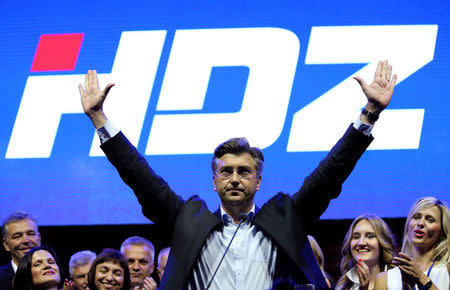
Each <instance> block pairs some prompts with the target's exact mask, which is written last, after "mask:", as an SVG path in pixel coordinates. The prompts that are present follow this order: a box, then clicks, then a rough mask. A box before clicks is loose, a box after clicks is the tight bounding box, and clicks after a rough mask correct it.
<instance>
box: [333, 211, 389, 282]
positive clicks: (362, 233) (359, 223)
mask: <svg viewBox="0 0 450 290" xmlns="http://www.w3.org/2000/svg"><path fill="white" fill-rule="evenodd" d="M394 241H395V240H394V237H393V235H392V232H391V230H390V229H389V227H388V226H387V224H386V223H385V222H384V221H383V220H382V219H381V218H379V217H378V216H376V215H361V216H359V217H357V218H356V219H355V220H354V221H353V222H352V224H351V225H350V228H349V230H348V231H347V234H346V235H345V238H344V241H343V243H342V250H341V253H342V260H341V272H342V276H341V277H340V278H339V281H338V282H337V285H336V288H337V289H359V288H362V289H367V288H369V289H373V287H374V284H375V277H376V275H377V274H378V273H380V272H381V271H383V270H387V268H390V267H391V266H392V264H391V261H392V258H393V257H394V255H395V252H394V251H395V242H394Z"/></svg>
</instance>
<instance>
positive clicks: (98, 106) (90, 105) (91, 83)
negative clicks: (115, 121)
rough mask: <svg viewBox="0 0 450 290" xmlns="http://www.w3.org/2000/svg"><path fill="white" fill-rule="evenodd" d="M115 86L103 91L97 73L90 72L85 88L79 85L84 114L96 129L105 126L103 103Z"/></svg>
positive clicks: (110, 85)
mask: <svg viewBox="0 0 450 290" xmlns="http://www.w3.org/2000/svg"><path fill="white" fill-rule="evenodd" d="M113 86H114V84H112V83H110V84H108V85H107V86H106V87H105V88H104V89H103V90H100V87H99V85H98V78H97V71H95V70H89V71H88V73H87V74H86V76H85V82H84V88H83V85H82V84H79V85H78V89H79V91H80V96H81V104H82V106H83V111H84V113H85V114H86V115H87V116H88V117H89V118H90V119H91V121H92V123H93V124H94V126H95V128H99V127H101V126H103V125H104V124H105V122H106V116H105V114H104V113H103V102H104V101H105V99H106V96H107V95H108V93H109V91H110V90H111V88H112V87H113Z"/></svg>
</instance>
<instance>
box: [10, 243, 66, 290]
mask: <svg viewBox="0 0 450 290" xmlns="http://www.w3.org/2000/svg"><path fill="white" fill-rule="evenodd" d="M63 279H64V274H63V273H62V267H61V264H60V263H59V261H58V258H57V256H56V254H55V252H54V251H53V250H52V249H51V248H49V247H47V246H41V247H35V248H33V249H31V250H30V251H29V252H28V253H27V254H26V255H25V256H24V257H23V259H22V260H21V261H20V263H19V266H18V268H17V272H16V276H15V278H14V281H13V288H12V289H13V290H34V289H45V290H51V289H55V290H56V289H61V287H62V284H63Z"/></svg>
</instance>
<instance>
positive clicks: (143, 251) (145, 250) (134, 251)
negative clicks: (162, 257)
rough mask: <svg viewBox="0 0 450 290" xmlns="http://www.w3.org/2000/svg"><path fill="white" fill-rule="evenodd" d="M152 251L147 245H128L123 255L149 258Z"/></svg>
mask: <svg viewBox="0 0 450 290" xmlns="http://www.w3.org/2000/svg"><path fill="white" fill-rule="evenodd" d="M151 253H152V250H151V249H150V248H149V247H148V246H147V245H128V246H126V247H125V255H127V256H129V255H145V256H147V255H148V256H151Z"/></svg>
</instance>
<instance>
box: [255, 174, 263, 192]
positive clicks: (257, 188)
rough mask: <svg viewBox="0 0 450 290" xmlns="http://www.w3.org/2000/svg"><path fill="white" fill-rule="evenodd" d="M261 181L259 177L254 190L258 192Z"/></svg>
mask: <svg viewBox="0 0 450 290" xmlns="http://www.w3.org/2000/svg"><path fill="white" fill-rule="evenodd" d="M261 179H262V177H261V175H260V176H259V177H258V182H257V183H256V190H257V191H258V190H259V187H260V185H261Z"/></svg>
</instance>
